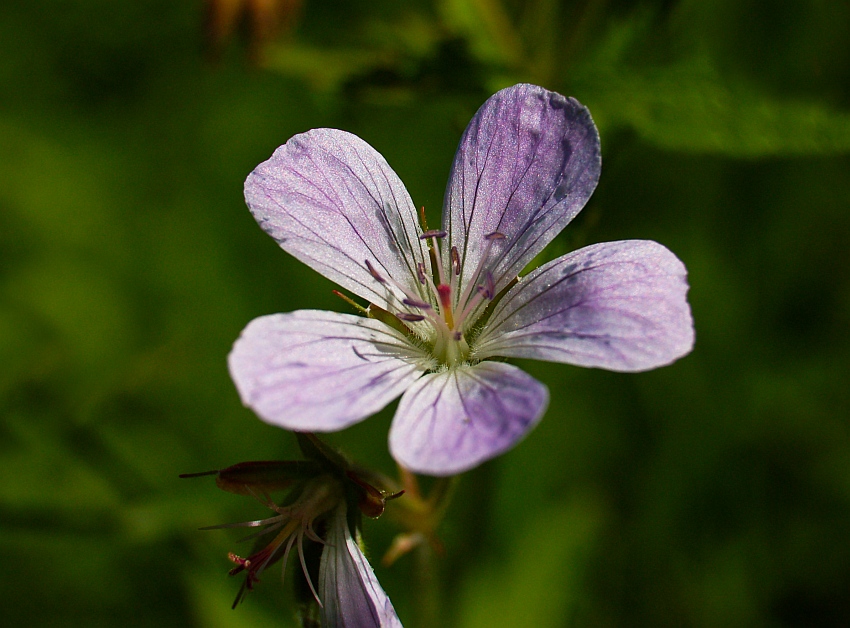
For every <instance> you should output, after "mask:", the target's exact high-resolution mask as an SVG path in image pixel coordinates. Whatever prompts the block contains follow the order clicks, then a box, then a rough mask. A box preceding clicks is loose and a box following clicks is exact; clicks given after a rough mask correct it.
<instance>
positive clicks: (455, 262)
mask: <svg viewBox="0 0 850 628" xmlns="http://www.w3.org/2000/svg"><path fill="white" fill-rule="evenodd" d="M451 258H452V269H453V270H454V272H455V275H460V253H458V252H457V247H456V246H453V247H452V250H451Z"/></svg>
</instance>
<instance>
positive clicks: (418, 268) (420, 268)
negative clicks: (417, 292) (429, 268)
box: [416, 262, 425, 286]
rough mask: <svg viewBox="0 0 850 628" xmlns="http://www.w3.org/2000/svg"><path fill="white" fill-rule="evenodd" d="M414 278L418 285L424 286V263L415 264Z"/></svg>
mask: <svg viewBox="0 0 850 628" xmlns="http://www.w3.org/2000/svg"><path fill="white" fill-rule="evenodd" d="M416 276H417V277H418V279H419V283H421V284H422V285H423V286H424V285H425V262H417V264H416Z"/></svg>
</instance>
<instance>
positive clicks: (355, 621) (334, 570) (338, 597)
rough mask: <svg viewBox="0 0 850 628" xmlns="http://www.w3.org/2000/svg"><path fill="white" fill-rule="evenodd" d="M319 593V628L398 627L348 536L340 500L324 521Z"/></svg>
mask: <svg viewBox="0 0 850 628" xmlns="http://www.w3.org/2000/svg"><path fill="white" fill-rule="evenodd" d="M319 596H320V597H321V599H322V603H323V604H322V609H321V617H322V626H323V628H368V627H371V626H382V627H383V626H386V627H392V628H395V627H396V626H397V627H399V628H400V627H401V622H400V621H399V619H398V616H397V615H396V614H395V609H393V605H392V603H391V602H390V598H389V597H387V594H386V593H384V590H383V589H382V588H381V585H380V583H379V582H378V579H377V578H376V577H375V572H374V571H372V566H371V565H370V564H369V562H368V561H367V560H366V557H365V556H364V555H363V551H362V550H361V549H360V545H359V544H358V543H357V542H356V541H355V540H354V538H353V537H352V536H351V531H350V529H349V526H348V521H347V517H346V509H345V505H344V504H342V505H340V506H339V507H338V508H337V509H336V511H335V512H334V514H333V517H332V518H331V520H330V521H329V522H328V533H327V539H326V541H325V548H324V550H323V551H322V564H321V567H320V568H319Z"/></svg>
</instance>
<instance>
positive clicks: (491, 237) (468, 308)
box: [366, 230, 505, 366]
mask: <svg viewBox="0 0 850 628" xmlns="http://www.w3.org/2000/svg"><path fill="white" fill-rule="evenodd" d="M445 237H446V232H445V231H440V230H430V231H425V232H424V233H423V234H422V235H420V236H419V238H420V239H421V240H426V241H428V242H429V248H428V251H429V256H430V259H431V269H432V272H431V274H430V275H429V274H428V272H427V270H426V268H425V264H424V263H422V262H419V263H418V264H417V265H416V279H417V281H418V284H419V285H418V294H412V293H411V291H410V290H409V289H407V288H405V287H404V286H403V285H401V284H400V283H398V282H396V281H393V279H392V278H388V277H384V276H382V275H381V274H380V273H379V272H378V271H377V270H376V269H375V267H374V266H373V265H372V264H371V262H369V260H366V268H367V269H368V270H369V272H370V273H371V275H372V277H374V278H375V280H376V281H378V282H380V283H381V284H384V285H386V286H387V287H391V288H395V289H396V290H397V291H399V292H400V293H401V295H402V297H401V298H399V297H398V296H397V294H396V292H395V291H393V290H392V289H391V290H390V294H391V295H393V296H394V297H395V299H393V300H391V304H392V305H393V306H394V307H393V309H392V310H391V311H390V312H388V314H389V315H390V316H394V317H395V318H396V319H398V320H399V321H401V322H402V324H403V325H404V329H406V330H408V331H411V332H412V333H413V334H415V335H416V336H417V337H419V338H420V339H421V340H423V341H424V342H425V343H426V344H428V345H430V347H431V354H432V355H433V357H434V358H435V359H436V360H437V361H439V362H440V363H441V364H444V365H446V366H455V365H457V364H461V363H462V362H464V361H466V360H467V358H468V357H469V354H470V348H469V343H468V342H467V339H466V336H467V335H468V334H469V332H470V330H471V328H472V326H473V324H474V323H475V321H476V320H477V319H478V317H479V316H480V315H481V313H482V312H483V311H484V308H486V307H487V304H489V302H490V301H492V300H493V298H494V296H495V294H494V293H495V284H494V281H493V275H492V273H491V272H490V271H489V270H488V269H487V262H488V258H489V256H490V252H491V249H492V247H493V243H494V242H496V241H498V240H503V239H504V238H505V236H504V235H503V234H501V233H499V232H493V233H490V234H488V235H486V236H484V239H485V240H486V244H485V247H484V251H483V253H482V255H481V259H480V260H479V262H478V266H477V268H476V269H475V271H474V272H473V273H472V275H470V277H469V280H468V281H466V285H465V287H464V289H463V290H462V291H461V290H460V286H459V285H458V284H459V281H460V279H459V278H460V274H461V269H462V266H463V265H462V262H461V258H460V254H459V253H458V250H457V247H456V246H452V247H451V249H449V251H448V253H449V254H448V256H447V260H448V267H447V268H446V267H445V266H446V265H445V264H443V254H442V251H441V249H440V241H441V240H442V239H443V238H445ZM370 311H371V310H370ZM385 322H386V321H385Z"/></svg>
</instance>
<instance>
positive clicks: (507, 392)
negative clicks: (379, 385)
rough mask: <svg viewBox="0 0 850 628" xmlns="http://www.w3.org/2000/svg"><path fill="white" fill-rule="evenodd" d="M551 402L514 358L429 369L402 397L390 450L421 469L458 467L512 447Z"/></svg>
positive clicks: (440, 471) (439, 471)
mask: <svg viewBox="0 0 850 628" xmlns="http://www.w3.org/2000/svg"><path fill="white" fill-rule="evenodd" d="M548 403H549V391H548V390H546V387H545V386H544V385H543V384H541V383H540V382H538V381H537V380H536V379H534V378H533V377H531V375H528V374H527V373H525V372H524V371H521V370H520V369H518V368H517V367H515V366H512V365H510V364H504V363H501V362H482V363H480V364H476V365H475V366H468V365H467V366H460V367H456V368H453V369H449V370H446V371H443V372H441V373H431V374H428V375H425V376H424V377H422V378H421V379H419V381H417V382H416V383H415V384H414V385H413V386H411V387H410V389H409V390H408V391H407V392H406V393H405V394H404V396H403V397H402V398H401V402H400V403H399V406H398V410H397V411H396V415H395V419H394V420H393V424H392V427H391V429H390V451H391V452H392V455H393V457H394V458H395V459H396V460H397V461H398V462H399V463H400V464H402V465H404V466H405V467H407V468H408V469H410V470H412V471H415V472H417V473H426V474H429V475H453V474H455V473H460V472H462V471H466V470H467V469H471V468H472V467H474V466H476V465H478V464H480V463H482V462H484V461H485V460H489V459H490V458H493V457H494V456H497V455H498V454H500V453H502V452H504V451H507V450H508V449H510V448H511V447H513V446H514V445H515V444H516V443H517V442H519V440H520V439H521V438H522V437H523V436H525V434H527V433H528V432H529V431H530V430H531V428H533V427H534V426H535V425H536V424H537V422H538V421H539V420H540V417H542V416H543V413H544V412H545V410H546V406H547V404H548Z"/></svg>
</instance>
